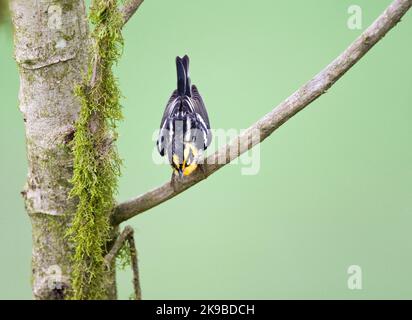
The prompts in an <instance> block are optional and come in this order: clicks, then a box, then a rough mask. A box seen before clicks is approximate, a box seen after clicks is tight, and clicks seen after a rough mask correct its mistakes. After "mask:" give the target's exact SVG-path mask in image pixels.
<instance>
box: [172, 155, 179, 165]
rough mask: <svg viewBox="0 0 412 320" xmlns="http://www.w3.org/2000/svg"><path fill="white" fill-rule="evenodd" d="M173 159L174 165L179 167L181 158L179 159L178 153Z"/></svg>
mask: <svg viewBox="0 0 412 320" xmlns="http://www.w3.org/2000/svg"><path fill="white" fill-rule="evenodd" d="M172 161H173V163H174V165H175V166H176V168H179V166H180V160H179V156H178V155H177V154H174V155H173V157H172Z"/></svg>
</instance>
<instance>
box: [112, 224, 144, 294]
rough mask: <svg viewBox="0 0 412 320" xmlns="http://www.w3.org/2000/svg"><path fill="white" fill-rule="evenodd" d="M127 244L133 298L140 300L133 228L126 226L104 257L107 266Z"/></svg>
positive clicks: (140, 292)
mask: <svg viewBox="0 0 412 320" xmlns="http://www.w3.org/2000/svg"><path fill="white" fill-rule="evenodd" d="M126 242H127V243H128V244H129V250H130V260H131V266H132V271H133V289H134V293H135V299H136V300H141V299H142V291H141V289H140V281H139V268H138V263H137V250H136V243H135V241H134V231H133V228H132V227H130V226H126V227H125V228H124V229H123V231H122V233H121V234H120V235H119V237H117V239H116V241H115V242H114V244H113V246H112V248H111V249H110V251H109V253H108V254H107V255H106V256H105V257H104V259H105V262H106V264H107V265H108V266H110V265H111V264H112V263H113V261H114V259H116V256H117V255H118V254H119V252H120V250H121V249H122V247H123V246H124V245H125V244H126Z"/></svg>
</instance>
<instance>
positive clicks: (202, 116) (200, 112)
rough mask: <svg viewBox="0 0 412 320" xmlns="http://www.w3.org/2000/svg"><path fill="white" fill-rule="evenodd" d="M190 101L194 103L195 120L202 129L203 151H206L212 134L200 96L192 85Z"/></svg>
mask: <svg viewBox="0 0 412 320" xmlns="http://www.w3.org/2000/svg"><path fill="white" fill-rule="evenodd" d="M192 99H193V101H194V102H195V103H194V105H195V112H196V114H197V118H198V120H199V122H200V123H201V125H202V126H203V127H204V128H203V129H204V130H203V131H204V133H205V137H204V150H206V149H207V147H208V146H209V145H210V142H211V141H212V132H211V131H210V121H209V115H208V114H207V111H206V107H205V103H204V102H203V99H202V96H201V95H200V93H199V90H197V87H196V86H195V85H192Z"/></svg>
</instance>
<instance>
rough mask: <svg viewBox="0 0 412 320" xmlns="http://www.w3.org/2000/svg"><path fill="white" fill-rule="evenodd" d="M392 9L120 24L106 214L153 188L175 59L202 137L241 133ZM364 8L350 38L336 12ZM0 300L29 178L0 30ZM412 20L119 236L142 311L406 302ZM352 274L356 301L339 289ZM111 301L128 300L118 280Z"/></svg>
mask: <svg viewBox="0 0 412 320" xmlns="http://www.w3.org/2000/svg"><path fill="white" fill-rule="evenodd" d="M390 2H391V1H389V0H385V1H384V0H379V1H377V0H376V1H375V0H373V1H372V0H369V1H365V0H356V1H355V0H349V1H347V0H344V1H343V0H339V1H337V0H336V1H330V0H310V1H303V0H301V1H273V0H256V1H237V0H230V1H229V0H225V1H221V0H207V1H206V0H204V1H193V0H173V1H162V0H146V1H145V2H144V3H143V5H142V6H141V8H140V9H139V11H138V13H137V14H136V15H135V16H134V17H133V19H132V20H131V21H130V22H129V24H128V25H127V27H126V29H125V32H124V35H125V40H126V45H125V50H124V55H123V58H122V60H121V62H120V63H119V65H118V67H117V69H116V73H117V75H118V77H119V79H120V84H121V88H122V92H123V95H124V96H125V99H124V100H123V105H124V114H125V120H124V121H123V122H122V123H121V125H120V141H119V150H120V154H121V156H122V158H123V159H124V163H125V165H124V168H123V176H122V178H121V180H120V190H119V195H118V198H119V200H126V199H128V198H130V197H133V196H135V195H137V194H140V193H142V192H145V191H147V190H148V189H150V188H153V187H156V186H157V185H159V184H162V183H164V182H165V181H166V180H167V179H169V177H170V173H171V170H170V168H169V167H168V166H158V165H155V164H154V163H153V160H152V153H153V146H154V142H153V141H152V134H153V131H154V130H155V129H157V128H158V125H159V121H160V117H161V115H162V112H163V108H164V105H165V102H166V101H167V99H168V98H169V95H170V93H171V91H172V89H173V88H174V86H175V66H174V58H175V56H176V55H183V54H185V53H187V54H189V55H190V57H191V62H192V63H191V75H192V79H193V82H194V83H195V84H197V85H198V87H199V90H200V92H201V93H202V95H203V96H204V100H205V102H206V105H207V107H208V110H209V115H210V118H211V122H212V125H213V127H214V128H224V129H229V128H236V129H241V128H246V127H248V126H249V125H250V124H252V123H253V122H254V121H256V120H257V119H259V118H260V117H261V116H263V115H264V114H265V113H267V112H269V111H270V110H271V109H272V108H273V107H275V106H276V105H277V104H278V103H280V102H281V101H282V100H283V99H285V98H286V97H288V96H289V95H290V94H291V93H292V92H293V91H295V90H296V89H297V88H298V87H299V86H301V85H302V84H303V83H305V82H306V81H307V80H309V79H311V77H312V76H314V75H315V74H316V73H317V72H318V71H320V70H321V69H322V68H323V67H325V66H326V65H327V64H328V63H329V62H330V61H331V60H333V59H334V58H335V57H336V56H337V55H338V54H340V53H341V52H342V51H343V50H344V49H345V48H346V47H347V46H348V45H349V44H350V43H351V42H352V41H353V40H354V39H355V38H356V37H357V36H358V35H359V34H360V33H361V31H362V30H364V29H365V28H366V27H367V26H368V25H369V24H370V23H371V22H372V21H373V20H374V19H375V18H376V17H377V16H378V15H379V14H380V13H381V12H382V11H383V9H384V8H385V7H386V6H387V5H388V4H389V3H390ZM351 4H358V5H360V6H361V8H362V10H363V21H362V22H363V28H362V30H350V29H348V27H347V25H346V22H347V19H348V17H349V15H348V13H347V9H348V7H349V5H351ZM0 29H1V31H0V95H1V96H0V150H1V158H0V194H1V201H0V257H1V258H0V259H1V262H0V298H3V299H15V298H23V299H30V298H31V289H30V256H31V235H30V222H29V219H28V217H27V216H26V213H25V211H24V207H23V201H22V199H21V197H20V195H19V192H20V190H22V188H23V184H24V182H25V177H26V171H27V165H26V153H25V142H24V127H23V121H22V117H21V114H20V112H19V110H18V99H17V94H18V72H17V68H16V65H15V62H14V60H13V58H12V53H13V52H12V50H13V49H12V34H11V30H10V29H8V28H6V27H5V26H1V27H0ZM411 33H412V15H411V12H409V13H408V14H407V15H406V16H405V17H404V19H403V21H402V23H400V24H399V25H398V26H396V27H395V29H393V30H392V31H391V32H390V33H389V34H388V35H387V36H386V37H385V38H384V39H383V40H382V41H381V42H380V43H379V44H378V45H376V46H375V47H374V48H373V49H372V50H371V52H369V53H368V54H367V55H366V56H365V57H364V58H363V59H362V60H361V61H360V62H359V63H358V64H357V65H356V66H355V67H353V68H352V69H351V70H350V71H349V72H348V73H347V74H346V75H345V76H344V77H343V78H342V79H341V80H339V82H338V83H336V85H335V86H333V87H332V88H331V89H330V90H329V91H328V93H327V94H326V95H324V96H322V97H321V98H320V99H319V100H318V101H315V102H314V103H313V104H312V105H310V107H308V108H307V109H306V110H304V111H302V112H301V113H300V114H298V115H297V116H296V117H294V118H293V119H291V120H290V121H289V122H288V123H286V124H285V125H284V126H282V127H281V128H280V129H279V130H278V131H276V132H275V134H274V135H272V136H271V137H270V138H268V139H267V140H266V141H265V142H264V143H263V144H262V145H261V168H260V171H259V174H258V175H254V176H244V175H241V173H240V169H241V167H240V166H239V165H232V166H226V167H225V168H224V169H222V170H221V171H219V172H217V173H216V174H214V175H213V176H211V177H210V178H209V179H207V181H204V182H202V183H201V184H199V185H197V186H195V187H193V188H191V189H190V190H188V191H187V192H185V193H184V194H182V195H180V196H179V197H177V198H174V199H172V200H170V201H169V202H167V203H165V204H162V205H161V206H158V207H156V208H154V209H152V210H151V211H149V212H146V213H144V214H143V215H141V216H138V217H136V218H134V219H133V220H132V221H130V224H131V225H132V226H133V227H134V229H135V231H136V242H137V245H138V250H139V258H140V261H139V263H140V272H141V286H142V290H143V297H144V298H146V299H156V298H165V299H168V298H170V299H188V298H193V299H198V298H199V299H201V298H205V299H208V298H216V299H221V298H222V299H223V298H224V299H242V298H243V299H247V298H252V299H255V298H256V299H273V298H354V299H357V298H412V272H411V270H412V257H411V252H412V236H411V228H412V198H411V190H412V148H411V139H412V127H411V119H412V108H411V107H412V73H411V70H412V59H411V56H412V43H411V41H410V39H411ZM350 265H359V266H360V267H361V268H362V272H363V274H362V275H363V289H362V290H349V289H348V287H347V279H348V274H347V268H348V267H349V266H350ZM118 278H119V294H120V297H121V298H125V299H127V298H128V296H129V294H130V293H131V292H132V285H131V274H130V272H129V271H123V272H120V273H119V276H118Z"/></svg>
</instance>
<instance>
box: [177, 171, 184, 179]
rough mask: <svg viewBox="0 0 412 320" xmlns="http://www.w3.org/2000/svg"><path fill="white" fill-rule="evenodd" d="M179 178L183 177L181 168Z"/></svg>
mask: <svg viewBox="0 0 412 320" xmlns="http://www.w3.org/2000/svg"><path fill="white" fill-rule="evenodd" d="M178 172H179V178H183V170H179V171H178Z"/></svg>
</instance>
